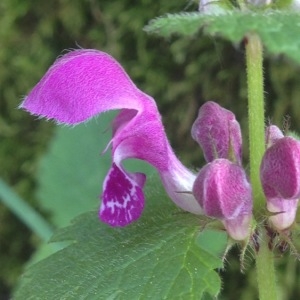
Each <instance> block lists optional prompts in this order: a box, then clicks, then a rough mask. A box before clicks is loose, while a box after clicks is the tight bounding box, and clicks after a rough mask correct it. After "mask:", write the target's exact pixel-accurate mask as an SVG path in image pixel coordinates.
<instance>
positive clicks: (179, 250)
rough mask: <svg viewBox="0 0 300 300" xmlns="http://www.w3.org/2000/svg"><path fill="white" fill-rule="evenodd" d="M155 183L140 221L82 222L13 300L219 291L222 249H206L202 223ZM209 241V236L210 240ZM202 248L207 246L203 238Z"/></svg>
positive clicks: (31, 271)
mask: <svg viewBox="0 0 300 300" xmlns="http://www.w3.org/2000/svg"><path fill="white" fill-rule="evenodd" d="M157 181H158V180H157V179H154V178H152V179H151V180H150V182H148V184H147V187H148V188H147V190H146V199H147V206H146V210H145V212H144V214H143V217H142V218H141V219H140V220H138V221H137V222H135V223H134V224H132V225H130V226H128V227H125V228H111V227H108V226H107V225H105V224H102V223H101V222H99V220H98V217H97V212H89V213H85V214H83V215H81V216H79V217H77V218H76V219H75V220H74V222H73V223H72V225H70V226H69V227H66V228H64V229H60V230H59V231H58V233H57V234H56V235H55V236H54V237H53V239H52V240H53V241H55V242H61V241H72V243H70V244H69V245H68V246H67V247H66V248H64V249H63V250H61V251H59V252H57V253H55V254H53V255H52V256H50V257H48V258H46V259H45V260H43V261H41V262H39V263H37V264H36V265H34V266H32V267H30V268H28V270H27V272H26V273H25V275H24V276H23V277H22V281H21V284H20V286H19V288H18V289H17V292H16V294H15V297H14V299H16V300H22V299H26V300H30V299H201V297H202V296H204V295H207V294H209V295H211V296H215V295H217V294H218V293H219V291H220V283H221V282H220V278H219V276H218V274H217V273H216V272H215V271H214V269H216V268H221V267H222V260H221V259H220V257H219V256H220V249H222V250H224V248H225V240H226V238H225V233H223V234H222V233H221V236H219V238H220V239H219V241H220V242H219V245H222V247H221V248H220V247H212V248H211V249H209V247H202V246H201V243H200V240H199V236H200V235H201V232H200V220H199V217H196V216H194V215H192V214H189V213H184V212H182V211H179V210H178V209H177V208H176V207H175V205H174V204H173V203H171V201H170V200H169V199H168V197H167V196H166V195H165V193H164V191H163V190H162V187H161V185H160V184H159V183H158V182H157ZM207 238H208V239H209V237H207ZM202 243H205V241H204V240H202Z"/></svg>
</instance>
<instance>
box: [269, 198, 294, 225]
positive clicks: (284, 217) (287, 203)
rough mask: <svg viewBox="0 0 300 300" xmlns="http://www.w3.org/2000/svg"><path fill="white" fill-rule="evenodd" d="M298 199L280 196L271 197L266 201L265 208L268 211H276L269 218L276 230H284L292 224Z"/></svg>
mask: <svg viewBox="0 0 300 300" xmlns="http://www.w3.org/2000/svg"><path fill="white" fill-rule="evenodd" d="M298 202H299V200H298V199H294V200H286V199H282V198H272V199H270V198H269V199H268V201H267V209H268V211H269V212H272V213H278V214H276V215H274V216H271V217H270V218H269V221H270V222H271V224H272V225H273V226H274V227H275V228H276V229H277V230H284V229H287V228H289V227H291V226H292V224H293V223H294V221H295V218H296V213H297V208H298Z"/></svg>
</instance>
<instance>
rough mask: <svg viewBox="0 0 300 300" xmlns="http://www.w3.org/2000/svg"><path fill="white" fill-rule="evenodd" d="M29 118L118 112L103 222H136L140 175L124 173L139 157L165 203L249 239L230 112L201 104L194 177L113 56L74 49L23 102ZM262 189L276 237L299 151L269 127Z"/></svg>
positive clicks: (292, 208)
mask: <svg viewBox="0 0 300 300" xmlns="http://www.w3.org/2000/svg"><path fill="white" fill-rule="evenodd" d="M20 107H21V108H23V109H25V110H27V111H29V112H30V113H32V114H34V115H37V116H41V117H45V118H47V119H54V120H55V121H56V122H58V123H63V124H68V125H76V124H78V123H81V122H85V121H87V120H89V119H90V118H92V117H94V116H96V115H98V114H100V113H103V112H105V111H108V110H120V112H119V114H118V115H117V116H116V117H115V119H114V121H113V123H112V139H111V141H110V143H109V145H110V146H111V149H112V165H111V168H110V170H109V171H108V173H107V175H106V178H105V180H104V183H103V192H102V195H101V199H102V202H101V207H100V212H99V216H100V219H101V220H102V221H103V222H105V223H107V224H109V225H111V226H126V225H128V224H130V223H131V222H133V221H135V220H137V219H138V218H139V217H140V215H141V213H142V211H143V208H144V194H143V187H144V184H145V181H146V176H145V174H143V173H131V172H128V171H127V170H126V169H125V168H124V166H123V164H122V162H123V160H125V159H127V158H137V159H141V160H144V161H147V162H148V163H150V164H151V165H153V166H154V167H155V168H156V169H157V171H158V173H159V175H160V178H161V180H162V183H163V185H164V187H165V189H166V191H167V193H168V195H169V196H170V198H171V199H172V200H173V201H174V202H175V203H176V205H178V206H179V207H181V208H182V209H183V210H185V211H188V212H191V213H193V214H198V215H203V214H204V215H206V216H208V217H211V218H216V219H219V220H220V221H221V222H222V223H223V224H224V227H225V228H226V230H227V232H228V234H229V235H230V236H231V237H232V238H233V239H235V240H244V239H246V238H247V237H249V235H250V233H251V220H252V202H253V201H252V189H251V185H250V183H249V180H248V178H247V175H246V172H245V170H244V169H243V167H242V136H241V130H240V126H239V123H238V122H237V121H236V119H235V116H234V114H233V113H232V112H230V111H228V110H226V109H224V108H222V107H220V106H219V105H218V104H216V103H214V102H207V103H205V104H204V105H203V106H202V107H201V108H200V110H199V115H198V117H197V119H196V121H195V123H194V124H193V127H192V136H193V138H194V139H195V140H196V141H197V142H198V143H199V145H200V146H201V148H202V150H203V153H204V157H205V159H206V161H207V164H206V165H205V166H204V167H203V168H202V169H200V171H199V172H198V174H195V173H194V172H192V171H190V170H189V169H187V168H186V167H185V166H184V165H183V164H182V163H181V162H180V161H179V160H178V158H177V157H176V155H175V154H174V152H173V150H172V148H171V146H170V144H169V142H168V139H167V137H166V134H165V131H164V127H163V125H162V121H161V117H160V114H159V112H158V109H157V106H156V103H155V101H154V100H153V99H152V98H151V97H150V96H148V95H147V94H145V93H143V92H142V91H140V90H139V89H138V88H137V87H136V86H135V85H134V83H133V82H132V81H131V79H130V78H129V76H128V75H127V74H126V72H125V71H124V70H123V68H122V67H121V66H120V65H119V63H118V62H116V61H115V60H114V59H113V58H112V57H111V56H109V55H108V54H106V53H104V52H100V51H97V50H84V49H81V50H75V51H72V52H69V53H67V54H66V55H64V56H62V57H60V58H59V59H58V60H57V61H56V62H55V63H54V64H53V65H52V66H51V67H50V69H49V70H48V71H47V73H46V74H45V75H44V77H43V78H42V79H41V80H40V82H39V83H38V84H37V85H36V86H35V87H34V88H33V90H32V91H31V92H30V93H29V95H28V96H27V97H25V99H24V101H23V103H22V104H21V105H20ZM266 135H267V137H266V139H267V145H268V149H267V151H266V153H265V156H264V158H263V161H262V166H261V182H262V185H263V189H264V192H265V195H266V199H267V208H268V210H269V211H270V212H272V213H274V214H273V215H272V216H271V217H270V221H271V222H272V223H273V225H274V227H275V228H276V229H278V230H283V229H285V228H287V227H289V226H291V225H292V223H293V222H294V218H295V213H296V209H297V203H298V198H299V196H300V184H299V178H300V177H299V173H300V170H299V168H300V164H299V160H300V145H299V142H298V141H296V140H295V139H293V138H291V137H284V136H283V135H282V133H281V131H280V130H279V129H278V128H277V127H274V126H271V127H269V128H268V130H267V134H266Z"/></svg>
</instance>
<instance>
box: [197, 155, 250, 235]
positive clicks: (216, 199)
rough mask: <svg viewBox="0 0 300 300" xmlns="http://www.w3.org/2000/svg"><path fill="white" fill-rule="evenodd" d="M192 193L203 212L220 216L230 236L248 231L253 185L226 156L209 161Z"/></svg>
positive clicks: (241, 170)
mask: <svg viewBox="0 0 300 300" xmlns="http://www.w3.org/2000/svg"><path fill="white" fill-rule="evenodd" d="M193 194H194V196H195V198H196V200H197V201H199V203H200V206H201V207H202V209H203V211H204V213H205V214H206V215H207V216H209V217H212V218H217V219H220V220H221V221H222V222H223V224H224V225H225V227H226V229H227V231H228V234H229V235H230V236H231V237H232V238H233V239H236V240H243V239H245V238H246V237H247V236H248V235H249V230H250V222H251V212H252V189H251V185H250V183H249V182H248V179H247V176H246V173H245V171H244V170H243V168H242V167H240V166H239V165H237V164H235V163H232V162H230V161H229V160H227V159H216V160H214V161H212V162H211V163H208V164H207V165H206V166H204V167H203V168H202V169H201V170H200V172H199V174H198V176H197V178H196V180H195V182H194V186H193Z"/></svg>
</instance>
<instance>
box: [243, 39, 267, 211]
mask: <svg viewBox="0 0 300 300" xmlns="http://www.w3.org/2000/svg"><path fill="white" fill-rule="evenodd" d="M262 56H263V54H262V45H261V41H260V39H259V37H258V36H257V35H254V34H251V35H249V36H248V38H247V44H246V64H247V81H248V122H249V147H250V179H251V184H252V189H253V196H254V213H255V214H256V213H257V212H258V211H259V210H261V209H262V208H263V207H265V198H264V194H263V191H262V187H261V182H260V176H259V168H260V163H261V159H262V157H263V154H264V151H265V133H264V131H265V128H264V127H265V123H264V87H263V65H262V60H263V57H262Z"/></svg>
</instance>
